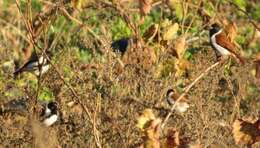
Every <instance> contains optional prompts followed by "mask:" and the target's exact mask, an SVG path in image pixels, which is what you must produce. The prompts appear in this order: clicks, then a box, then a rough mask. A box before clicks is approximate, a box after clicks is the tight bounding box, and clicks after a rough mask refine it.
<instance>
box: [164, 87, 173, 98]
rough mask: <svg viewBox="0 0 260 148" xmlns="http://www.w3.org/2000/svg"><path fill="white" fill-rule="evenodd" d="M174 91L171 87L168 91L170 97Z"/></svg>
mask: <svg viewBox="0 0 260 148" xmlns="http://www.w3.org/2000/svg"><path fill="white" fill-rule="evenodd" d="M172 93H174V90H173V89H169V90H168V91H167V93H166V96H167V97H169V96H170V95H171V94H172Z"/></svg>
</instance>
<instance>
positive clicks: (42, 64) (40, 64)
mask: <svg viewBox="0 0 260 148" xmlns="http://www.w3.org/2000/svg"><path fill="white" fill-rule="evenodd" d="M46 54H47V55H48V57H49V58H51V53H50V52H46ZM49 68H50V63H49V61H48V60H47V58H46V57H45V56H44V55H40V56H39V57H37V56H36V57H33V58H32V59H30V60H29V61H28V62H26V63H25V64H24V65H23V66H22V67H20V68H18V69H17V70H15V72H14V73H13V74H14V76H15V77H16V76H18V75H19V74H21V73H23V72H31V73H33V74H35V75H36V76H39V75H41V74H44V73H46V72H47V71H48V70H49Z"/></svg>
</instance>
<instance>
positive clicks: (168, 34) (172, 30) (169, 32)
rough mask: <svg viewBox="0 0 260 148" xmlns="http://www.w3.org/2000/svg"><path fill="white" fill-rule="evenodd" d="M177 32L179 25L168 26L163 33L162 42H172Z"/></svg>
mask: <svg viewBox="0 0 260 148" xmlns="http://www.w3.org/2000/svg"><path fill="white" fill-rule="evenodd" d="M178 30H179V24H178V23H174V24H173V25H170V26H168V27H167V28H166V29H165V32H164V33H163V39H164V40H173V39H174V38H176V36H177V32H178Z"/></svg>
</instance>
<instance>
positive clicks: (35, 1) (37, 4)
mask: <svg viewBox="0 0 260 148" xmlns="http://www.w3.org/2000/svg"><path fill="white" fill-rule="evenodd" d="M31 2H32V3H31V8H32V13H33V12H39V11H40V10H41V9H42V5H41V3H40V1H39V0H31ZM27 6H28V1H27V0H21V1H20V7H21V9H22V11H23V12H25V11H26V9H27Z"/></svg>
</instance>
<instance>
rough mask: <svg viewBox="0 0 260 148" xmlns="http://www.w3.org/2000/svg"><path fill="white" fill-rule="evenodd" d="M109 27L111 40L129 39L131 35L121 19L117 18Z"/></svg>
mask: <svg viewBox="0 0 260 148" xmlns="http://www.w3.org/2000/svg"><path fill="white" fill-rule="evenodd" d="M110 27H111V32H112V38H113V40H117V39H120V38H123V37H130V36H131V35H132V32H131V30H130V28H129V27H128V26H127V24H126V23H125V21H124V20H123V19H122V18H121V17H117V18H116V20H115V21H114V22H112V24H111V26H110Z"/></svg>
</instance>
